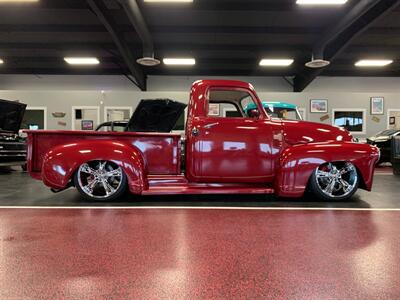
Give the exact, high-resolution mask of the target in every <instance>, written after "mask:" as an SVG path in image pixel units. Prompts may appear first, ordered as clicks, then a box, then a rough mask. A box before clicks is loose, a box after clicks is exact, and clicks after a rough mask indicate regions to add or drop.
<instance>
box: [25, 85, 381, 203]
mask: <svg viewBox="0 0 400 300" xmlns="http://www.w3.org/2000/svg"><path fill="white" fill-rule="evenodd" d="M147 103H148V105H141V109H140V110H139V111H138V110H136V111H135V114H134V117H133V119H132V120H131V121H130V123H131V124H130V126H127V129H129V131H131V132H83V131H27V133H28V170H29V172H30V174H31V176H32V177H34V178H36V179H40V180H42V181H43V182H44V184H46V185H47V186H49V187H50V188H52V189H53V190H55V191H61V190H63V189H65V188H68V187H70V186H75V187H76V188H77V189H78V191H79V192H80V193H81V194H82V195H83V196H84V197H86V198H88V199H91V200H96V199H97V200H114V199H116V198H118V197H119V196H121V195H122V194H123V193H124V192H125V190H126V189H128V190H129V191H130V192H131V193H132V194H137V195H165V194H213V193H218V194H228V193H234V194H240V193H243V194H256V193H257V194H272V193H275V194H276V195H278V196H282V197H301V196H302V195H303V194H304V192H305V191H306V190H307V189H309V190H310V191H311V192H313V193H314V194H315V195H316V196H317V197H319V198H320V199H323V200H344V199H348V198H350V197H351V196H352V195H353V194H354V193H355V192H356V190H357V188H363V189H366V190H371V186H372V180H373V173H374V166H375V164H376V162H377V161H378V159H379V150H378V149H377V148H376V147H374V146H371V145H366V144H359V143H353V142H352V136H351V135H350V134H349V132H347V131H346V130H344V129H342V128H338V127H333V126H329V125H324V124H319V123H311V122H305V121H298V120H283V119H275V118H271V117H270V116H269V115H268V114H267V112H266V111H265V109H264V108H263V105H262V103H261V102H260V100H259V98H258V97H257V94H256V92H255V91H254V89H253V87H252V86H251V85H250V84H248V83H245V82H240V81H228V80H201V81H197V82H195V83H194V84H193V85H192V89H191V93H190V100H189V105H188V115H187V124H186V130H185V138H184V139H181V136H180V135H179V134H172V133H168V132H166V131H169V130H171V129H172V127H173V126H174V122H173V121H174V120H175V121H176V119H177V115H178V114H179V113H180V112H182V110H183V108H184V106H182V105H179V104H178V103H177V102H174V101H168V100H166V101H164V105H160V106H157V105H155V107H154V105H152V104H151V103H153V102H151V101H147ZM249 106H251V107H252V109H251V110H247V109H246V108H247V107H249ZM225 108H229V109H230V110H232V109H236V110H237V112H238V115H239V116H235V117H231V118H228V117H224V114H223V110H224V109H225ZM147 129H149V130H147ZM132 131H133V132H132ZM146 131H151V132H146ZM154 131H161V132H154ZM182 157H183V159H182Z"/></svg>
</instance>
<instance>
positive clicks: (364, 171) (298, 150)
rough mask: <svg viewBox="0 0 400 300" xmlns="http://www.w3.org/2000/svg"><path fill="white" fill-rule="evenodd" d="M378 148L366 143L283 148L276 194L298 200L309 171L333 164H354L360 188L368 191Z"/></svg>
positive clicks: (309, 173)
mask: <svg viewBox="0 0 400 300" xmlns="http://www.w3.org/2000/svg"><path fill="white" fill-rule="evenodd" d="M378 159H379V149H378V148H376V147H374V146H370V145H367V144H358V143H351V142H328V143H310V144H303V145H295V146H291V147H289V148H287V149H285V150H284V151H283V153H282V155H281V157H280V163H279V167H278V171H277V174H276V179H275V183H274V187H275V191H276V193H277V195H279V196H282V197H301V196H302V195H303V194H304V191H305V189H306V187H307V184H308V181H309V178H310V176H311V174H312V172H313V171H314V170H315V169H316V168H317V167H318V166H319V165H321V164H324V163H326V162H334V161H349V162H351V163H353V164H354V165H355V166H356V167H357V169H358V171H359V173H360V175H361V182H360V187H361V188H364V189H366V190H368V191H370V190H371V187H372V181H373V175H374V169H375V164H376V162H377V161H378Z"/></svg>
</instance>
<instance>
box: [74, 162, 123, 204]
mask: <svg viewBox="0 0 400 300" xmlns="http://www.w3.org/2000/svg"><path fill="white" fill-rule="evenodd" d="M74 183H75V187H76V188H77V189H78V191H79V193H80V194H81V195H82V196H83V197H85V198H86V199H88V200H98V201H99V200H100V201H112V200H115V199H117V198H118V197H120V196H122V194H123V193H124V192H125V190H126V186H127V179H126V175H125V173H124V171H123V170H122V168H121V167H120V166H118V165H117V164H116V163H114V162H111V161H105V160H95V161H90V162H87V163H84V164H82V165H80V167H79V168H78V170H77V172H76V173H75V176H74Z"/></svg>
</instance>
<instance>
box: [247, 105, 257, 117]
mask: <svg viewBox="0 0 400 300" xmlns="http://www.w3.org/2000/svg"><path fill="white" fill-rule="evenodd" d="M247 114H248V116H249V117H250V118H255V119H258V118H259V117H260V112H259V111H258V109H256V108H255V109H250V110H249V111H248V113H247Z"/></svg>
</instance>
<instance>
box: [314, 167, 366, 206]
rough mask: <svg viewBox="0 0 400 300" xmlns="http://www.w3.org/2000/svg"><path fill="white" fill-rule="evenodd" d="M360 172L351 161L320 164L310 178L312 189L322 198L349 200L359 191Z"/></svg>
mask: <svg viewBox="0 0 400 300" xmlns="http://www.w3.org/2000/svg"><path fill="white" fill-rule="evenodd" d="M358 181H359V178H358V173H357V169H356V167H355V166H354V165H353V164H352V163H350V162H330V163H326V164H323V165H320V166H319V167H318V168H317V169H315V171H314V172H313V174H312V175H311V179H310V189H311V192H313V193H314V195H316V196H317V197H318V198H320V199H321V200H327V201H331V200H336V201H337V200H347V199H350V198H351V196H353V195H354V193H355V192H356V191H357V188H358Z"/></svg>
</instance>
